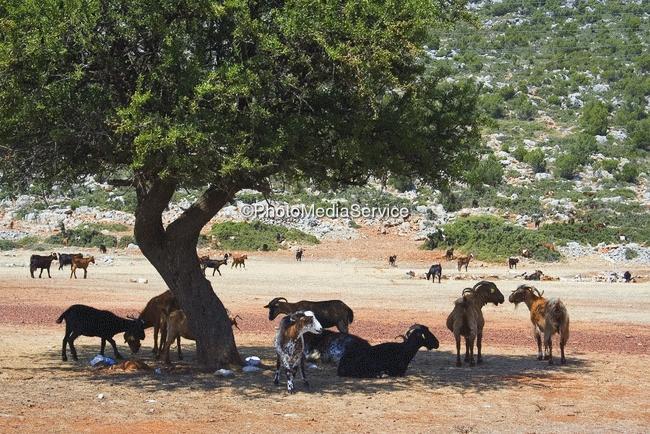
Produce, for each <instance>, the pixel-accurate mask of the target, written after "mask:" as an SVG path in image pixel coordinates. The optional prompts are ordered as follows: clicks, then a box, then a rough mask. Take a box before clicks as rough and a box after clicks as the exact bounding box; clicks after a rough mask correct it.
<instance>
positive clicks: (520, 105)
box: [510, 94, 537, 121]
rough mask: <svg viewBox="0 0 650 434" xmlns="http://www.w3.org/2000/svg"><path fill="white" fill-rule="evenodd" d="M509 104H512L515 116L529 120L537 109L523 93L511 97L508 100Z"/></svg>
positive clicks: (533, 116)
mask: <svg viewBox="0 0 650 434" xmlns="http://www.w3.org/2000/svg"><path fill="white" fill-rule="evenodd" d="M510 104H511V106H512V110H513V111H514V113H515V116H516V117H517V119H519V120H522V121H530V120H533V119H534V118H535V115H536V114H537V109H536V108H535V106H534V105H533V103H531V102H530V100H529V99H528V97H527V96H526V95H524V94H521V95H519V96H517V97H515V98H513V99H512V100H511V101H510Z"/></svg>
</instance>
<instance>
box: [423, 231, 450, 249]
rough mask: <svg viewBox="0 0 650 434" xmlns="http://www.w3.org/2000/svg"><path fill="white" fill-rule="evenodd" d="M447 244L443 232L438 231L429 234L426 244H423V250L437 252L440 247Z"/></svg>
mask: <svg viewBox="0 0 650 434" xmlns="http://www.w3.org/2000/svg"><path fill="white" fill-rule="evenodd" d="M443 243H446V242H445V237H444V235H443V232H442V231H441V230H440V229H438V230H437V231H435V232H432V233H430V234H427V239H426V240H425V241H424V244H422V246H421V247H422V248H423V249H424V250H435V249H437V248H438V247H439V246H441V245H443Z"/></svg>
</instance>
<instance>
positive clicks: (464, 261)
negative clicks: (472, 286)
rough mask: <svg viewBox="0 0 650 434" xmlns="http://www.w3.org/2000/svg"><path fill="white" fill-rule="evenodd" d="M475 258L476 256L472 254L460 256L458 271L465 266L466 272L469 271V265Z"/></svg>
mask: <svg viewBox="0 0 650 434" xmlns="http://www.w3.org/2000/svg"><path fill="white" fill-rule="evenodd" d="M473 258H474V254H473V253H470V254H469V256H460V257H458V271H460V270H461V269H462V268H463V266H465V271H467V266H468V265H469V261H471V260H472V259H473Z"/></svg>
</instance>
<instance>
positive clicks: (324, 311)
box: [30, 253, 569, 393]
mask: <svg viewBox="0 0 650 434" xmlns="http://www.w3.org/2000/svg"><path fill="white" fill-rule="evenodd" d="M55 256H56V254H54V253H53V254H52V255H51V256H49V257H40V258H49V260H50V263H51V260H53V259H55ZM301 256H302V255H301ZM62 258H63V255H59V261H61V260H62ZM229 258H233V264H232V266H235V264H238V265H242V266H244V267H245V264H244V261H245V259H246V256H245V255H235V256H233V255H228V254H226V255H225V256H224V259H217V260H211V259H209V258H208V257H201V258H199V261H200V263H201V267H202V268H203V271H204V272H205V270H206V269H207V268H213V269H214V271H213V275H214V272H215V271H216V272H219V267H220V266H221V265H225V264H227V261H228V259H229ZM78 259H80V258H79V257H77V256H75V255H71V261H72V267H73V270H74V267H75V264H77V263H78ZM89 259H92V257H91V258H89ZM296 259H297V260H300V259H302V258H299V257H298V255H297V258H296ZM468 259H471V256H469V257H468ZM394 261H395V259H393V261H391V262H392V263H394ZM463 262H465V261H463ZM467 262H469V261H467ZM41 265H42V263H38V262H35V260H34V257H32V261H31V264H30V266H31V267H30V269H31V268H34V267H35V266H36V267H39V266H41ZM463 265H465V263H464V264H463ZM77 267H79V268H83V267H81V265H77ZM459 267H460V266H459ZM44 268H45V269H47V270H48V272H49V264H48V265H47V266H45V267H44ZM84 270H85V269H84ZM41 272H42V270H41ZM32 274H33V271H32ZM219 274H221V273H220V272H219ZM428 274H429V275H433V277H434V279H435V277H436V276H437V277H438V279H439V280H440V275H441V274H442V270H441V269H440V267H439V266H438V267H437V268H436V267H435V265H434V266H432V267H431V270H429V273H428ZM429 275H428V276H427V277H429ZM84 277H85V276H84ZM504 301H505V300H504V296H503V294H502V293H501V291H500V290H499V289H498V288H497V286H496V285H495V284H494V283H493V282H489V281H485V280H484V281H480V282H478V283H477V284H476V285H474V286H473V287H472V288H465V289H464V290H463V291H462V294H461V296H460V297H459V298H458V299H457V300H455V302H454V306H453V310H452V312H451V313H450V314H449V316H448V317H447V321H446V325H447V328H448V329H449V330H450V331H451V332H452V333H453V334H454V338H455V342H456V366H462V362H461V337H462V338H464V339H465V358H464V360H465V362H466V363H469V365H470V366H474V365H475V360H474V343H475V342H476V351H477V357H476V363H482V356H481V349H482V348H481V347H482V338H483V328H484V325H485V320H484V317H483V313H482V308H483V306H485V305H486V304H488V303H493V304H494V305H499V304H502V303H503V302H504ZM509 301H510V302H511V303H515V304H519V303H525V304H526V306H527V307H528V309H529V310H530V319H531V322H532V323H533V329H534V336H535V340H536V342H537V349H538V359H539V360H542V359H544V358H547V359H548V361H549V363H550V364H552V363H553V352H552V346H553V344H552V339H551V338H552V336H553V335H554V334H556V333H558V334H559V335H560V351H561V363H563V364H564V363H565V362H566V359H565V355H564V347H565V345H566V342H567V340H568V338H569V315H568V313H567V310H566V308H565V306H564V304H563V303H562V302H561V301H560V300H559V299H550V300H547V299H546V298H544V297H543V293H540V292H539V291H538V290H537V289H536V288H535V287H533V286H531V285H528V284H524V285H520V286H519V287H518V288H517V289H515V290H514V291H512V293H511V294H510V297H509ZM264 308H266V309H268V311H269V320H270V321H273V320H274V319H275V318H277V317H278V315H280V314H283V315H285V316H283V317H282V319H281V321H280V323H279V327H278V330H277V333H276V337H275V350H276V353H277V358H276V371H275V377H274V382H275V384H278V383H279V381H280V373H281V372H284V373H285V374H286V377H287V390H288V391H289V392H290V393H293V391H294V377H295V376H296V375H297V372H298V369H300V373H301V377H302V379H303V381H304V383H305V385H306V386H308V383H307V379H306V376H305V361H306V360H320V361H321V362H323V363H333V364H337V365H338V367H337V373H338V375H339V376H344V377H358V378H374V377H380V376H383V375H387V376H402V375H404V374H405V372H406V370H407V368H408V366H409V363H410V362H411V360H412V359H413V357H415V355H416V354H417V352H418V350H419V349H420V348H422V347H425V348H427V349H428V350H432V349H435V348H438V347H439V343H438V339H437V338H436V337H435V336H434V335H433V334H432V333H431V331H430V330H429V329H428V328H427V327H426V326H424V325H422V324H414V325H412V326H411V327H410V328H409V329H408V330H406V332H405V333H404V334H403V335H400V337H401V338H402V340H403V341H402V342H385V343H381V344H378V345H370V343H369V342H368V341H367V340H365V339H363V338H361V337H359V336H356V335H353V334H350V333H349V327H350V324H351V323H352V322H353V320H354V313H353V311H352V309H351V308H350V307H349V306H348V305H346V304H345V303H344V302H342V301H340V300H328V301H299V302H296V303H289V302H288V301H287V300H286V299H285V298H283V297H278V298H274V299H273V300H271V301H270V302H269V303H268V304H267V305H266V306H264ZM228 315H229V318H230V321H231V324H232V326H234V327H237V328H239V327H238V326H237V318H238V316H235V317H232V316H230V313H228ZM64 320H65V323H66V324H65V326H66V329H65V335H64V338H63V345H62V352H61V357H62V359H63V360H64V361H66V360H67V354H66V347H67V346H69V347H70V352H71V353H72V357H73V359H74V360H77V352H76V350H75V347H74V340H75V339H76V338H77V337H79V336H81V335H83V336H94V337H99V338H101V351H100V353H101V354H102V355H103V354H104V349H105V345H106V342H107V341H108V342H109V343H110V344H111V346H112V347H113V351H114V353H115V357H116V358H121V355H120V354H119V352H118V350H117V346H116V344H115V341H114V339H113V337H114V336H115V335H116V334H118V333H124V341H125V342H126V343H127V344H128V345H129V347H130V349H131V351H132V352H133V353H137V352H138V350H139V349H140V341H141V340H143V339H144V337H145V332H144V331H145V329H147V328H150V327H153V328H154V347H153V352H154V354H155V355H156V358H160V357H161V356H164V360H165V362H166V363H170V357H169V351H170V346H171V344H172V343H173V342H174V341H176V344H177V348H178V358H179V359H182V353H181V347H180V338H181V337H183V338H185V339H190V340H194V339H195V338H194V336H193V334H192V332H191V330H190V328H189V326H188V323H187V318H186V316H185V314H184V313H183V311H182V310H180V308H179V305H178V303H177V301H176V299H175V297H174V295H173V294H172V293H171V291H166V292H164V293H162V294H160V295H158V296H156V297H154V298H152V299H151V300H150V301H149V302H148V303H147V305H146V306H145V308H144V309H143V310H142V312H141V313H140V315H139V317H138V318H131V317H129V318H121V317H118V316H117V315H115V314H113V313H111V312H108V311H101V310H97V309H95V308H92V307H89V306H84V305H73V306H71V307H70V308H68V309H67V310H66V311H65V312H63V313H62V314H61V316H60V317H59V318H58V319H57V323H61V322H62V321H64ZM329 327H336V328H337V329H338V332H334V331H331V330H325V329H327V328H329ZM159 332H160V341H159V340H158V334H159ZM542 339H543V344H544V350H543V351H542ZM159 342H160V343H159Z"/></svg>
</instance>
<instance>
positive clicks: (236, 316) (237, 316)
mask: <svg viewBox="0 0 650 434" xmlns="http://www.w3.org/2000/svg"><path fill="white" fill-rule="evenodd" d="M237 318H239V319H241V320H243V319H244V318H242V317H240V316H239V315H235V318H234V319H237Z"/></svg>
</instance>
